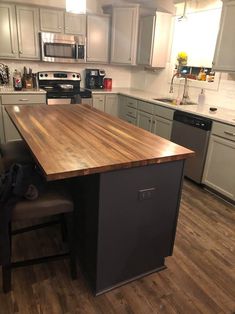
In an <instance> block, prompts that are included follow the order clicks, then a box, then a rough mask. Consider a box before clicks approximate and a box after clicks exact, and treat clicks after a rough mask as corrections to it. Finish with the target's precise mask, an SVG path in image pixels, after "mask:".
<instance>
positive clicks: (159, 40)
mask: <svg viewBox="0 0 235 314" xmlns="http://www.w3.org/2000/svg"><path fill="white" fill-rule="evenodd" d="M171 23H172V16H171V15H170V14H168V13H162V12H157V13H156V15H150V16H142V17H141V18H140V24H139V40H138V64H140V65H145V66H150V67H156V68H164V67H165V66H166V62H167V58H168V53H169V51H168V47H169V38H170V30H171Z"/></svg>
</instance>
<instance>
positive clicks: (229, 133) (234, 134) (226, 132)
mask: <svg viewBox="0 0 235 314" xmlns="http://www.w3.org/2000/svg"><path fill="white" fill-rule="evenodd" d="M224 133H225V134H228V135H231V136H235V133H233V132H229V131H224Z"/></svg>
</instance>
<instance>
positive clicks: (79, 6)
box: [66, 0, 86, 14]
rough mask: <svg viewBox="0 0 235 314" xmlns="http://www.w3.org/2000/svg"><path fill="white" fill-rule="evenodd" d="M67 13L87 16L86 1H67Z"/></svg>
mask: <svg viewBox="0 0 235 314" xmlns="http://www.w3.org/2000/svg"><path fill="white" fill-rule="evenodd" d="M66 12H69V13H76V14H85V13H86V0H66Z"/></svg>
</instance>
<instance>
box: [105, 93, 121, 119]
mask: <svg viewBox="0 0 235 314" xmlns="http://www.w3.org/2000/svg"><path fill="white" fill-rule="evenodd" d="M105 112H107V113H109V114H110V115H112V116H115V117H118V96H117V95H106V96H105Z"/></svg>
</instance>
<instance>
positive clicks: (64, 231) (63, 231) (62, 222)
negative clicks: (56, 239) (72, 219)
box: [60, 214, 68, 242]
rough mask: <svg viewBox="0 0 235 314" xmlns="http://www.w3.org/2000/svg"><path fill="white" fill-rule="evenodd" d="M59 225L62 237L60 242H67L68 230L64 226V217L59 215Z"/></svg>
mask: <svg viewBox="0 0 235 314" xmlns="http://www.w3.org/2000/svg"><path fill="white" fill-rule="evenodd" d="M60 225H61V235H62V241H63V242H67V240H68V230H67V225H66V219H65V215H64V214H61V216H60Z"/></svg>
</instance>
